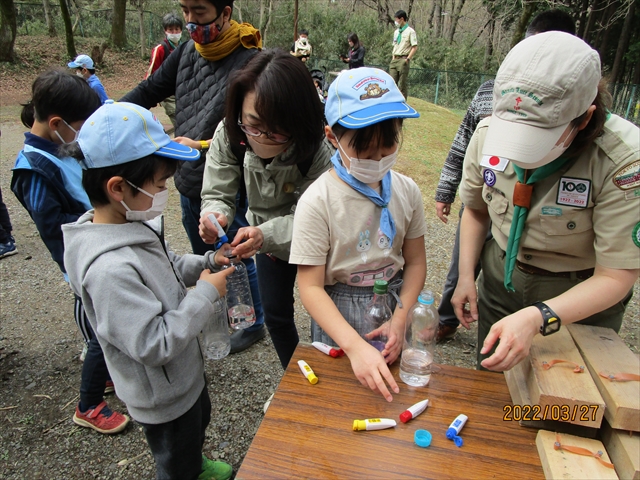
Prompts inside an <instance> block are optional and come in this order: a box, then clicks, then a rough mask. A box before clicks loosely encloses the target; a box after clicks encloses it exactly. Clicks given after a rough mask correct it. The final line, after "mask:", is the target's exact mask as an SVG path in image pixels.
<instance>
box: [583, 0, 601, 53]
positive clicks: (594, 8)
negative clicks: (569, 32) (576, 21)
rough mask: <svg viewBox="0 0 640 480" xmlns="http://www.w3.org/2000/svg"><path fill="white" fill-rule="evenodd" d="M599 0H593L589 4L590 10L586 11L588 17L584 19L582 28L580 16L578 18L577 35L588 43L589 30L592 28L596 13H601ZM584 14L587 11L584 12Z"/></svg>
mask: <svg viewBox="0 0 640 480" xmlns="http://www.w3.org/2000/svg"><path fill="white" fill-rule="evenodd" d="M600 3H601V2H600V0H595V1H594V2H593V5H592V6H591V11H589V12H588V15H589V18H587V19H586V21H585V25H584V29H583V27H582V17H581V18H580V30H582V32H580V31H578V36H579V37H580V38H582V39H583V40H584V41H585V42H587V43H589V36H590V35H591V30H593V25H594V23H595V21H596V17H597V16H598V15H602V13H601V12H600V11H599V10H600ZM584 14H585V16H586V15H587V12H584Z"/></svg>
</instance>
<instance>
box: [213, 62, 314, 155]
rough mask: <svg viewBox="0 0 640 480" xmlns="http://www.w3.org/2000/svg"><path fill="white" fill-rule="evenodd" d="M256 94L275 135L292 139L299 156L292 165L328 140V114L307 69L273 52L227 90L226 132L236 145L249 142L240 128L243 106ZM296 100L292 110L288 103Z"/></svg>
mask: <svg viewBox="0 0 640 480" xmlns="http://www.w3.org/2000/svg"><path fill="white" fill-rule="evenodd" d="M251 92H255V95H256V103H255V109H256V112H257V113H258V115H260V119H261V120H262V121H263V122H264V124H265V125H267V126H268V128H269V130H270V131H272V132H275V133H282V134H284V135H290V136H291V139H292V141H293V143H294V144H295V148H296V152H297V155H295V156H294V157H295V158H293V159H292V163H294V164H295V163H299V162H302V161H304V160H305V159H307V158H309V157H310V156H311V155H312V154H314V153H315V152H316V151H317V150H318V148H319V147H320V143H321V142H322V139H323V137H324V134H323V131H324V128H323V127H324V114H323V108H322V103H321V102H320V99H319V98H318V92H317V91H316V87H315V85H314V84H313V80H312V79H311V75H310V74H309V70H307V67H306V66H305V65H304V63H302V62H301V61H300V60H299V59H297V58H296V57H294V56H292V55H290V54H288V53H287V52H285V51H284V50H280V49H269V50H263V51H262V52H260V53H258V54H257V55H254V56H253V58H251V60H249V62H248V63H247V64H246V65H245V66H244V67H243V68H241V69H239V70H236V71H235V72H234V73H233V74H232V75H231V77H230V79H229V83H228V87H227V104H226V112H225V113H226V114H225V118H226V120H225V129H226V132H227V136H228V137H229V141H230V142H231V143H232V145H234V144H235V145H238V144H240V143H243V142H246V140H247V137H246V135H245V133H244V132H243V131H242V130H241V129H240V127H239V126H238V118H240V115H241V113H242V103H243V101H244V98H245V96H246V95H247V94H249V93H251ZM290 98H293V99H295V107H292V106H291V104H290V103H289V101H288V99H290Z"/></svg>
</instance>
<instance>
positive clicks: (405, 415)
mask: <svg viewBox="0 0 640 480" xmlns="http://www.w3.org/2000/svg"><path fill="white" fill-rule="evenodd" d="M412 418H413V415H411V412H410V411H409V410H405V411H404V412H402V413H401V414H400V421H401V422H402V423H407V422H408V421H409V420H411V419H412Z"/></svg>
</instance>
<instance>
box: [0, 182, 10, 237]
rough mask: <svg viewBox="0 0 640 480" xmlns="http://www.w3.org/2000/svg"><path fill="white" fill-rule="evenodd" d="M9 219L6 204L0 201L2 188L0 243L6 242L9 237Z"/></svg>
mask: <svg viewBox="0 0 640 480" xmlns="http://www.w3.org/2000/svg"><path fill="white" fill-rule="evenodd" d="M11 230H12V227H11V220H10V219H9V212H8V211H7V206H6V205H5V204H4V202H3V201H2V190H0V243H7V242H8V241H9V239H10V237H11Z"/></svg>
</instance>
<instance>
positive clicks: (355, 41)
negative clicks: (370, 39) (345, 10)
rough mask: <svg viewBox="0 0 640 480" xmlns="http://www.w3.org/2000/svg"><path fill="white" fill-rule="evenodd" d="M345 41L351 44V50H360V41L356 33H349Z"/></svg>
mask: <svg viewBox="0 0 640 480" xmlns="http://www.w3.org/2000/svg"><path fill="white" fill-rule="evenodd" d="M347 40H349V41H350V42H351V43H353V48H360V39H359V38H358V35H357V34H356V33H350V34H349V35H347Z"/></svg>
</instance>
